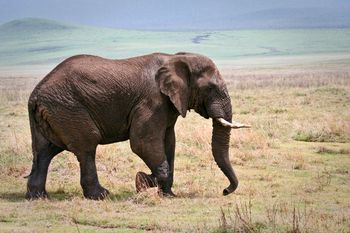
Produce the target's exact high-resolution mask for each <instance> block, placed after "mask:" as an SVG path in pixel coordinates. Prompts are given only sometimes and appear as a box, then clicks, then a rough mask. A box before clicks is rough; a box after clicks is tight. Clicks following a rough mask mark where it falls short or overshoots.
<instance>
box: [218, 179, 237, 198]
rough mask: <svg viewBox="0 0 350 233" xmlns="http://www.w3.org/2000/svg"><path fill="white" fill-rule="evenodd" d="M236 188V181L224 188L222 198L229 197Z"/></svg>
mask: <svg viewBox="0 0 350 233" xmlns="http://www.w3.org/2000/svg"><path fill="white" fill-rule="evenodd" d="M237 187H238V181H237V182H235V183H234V184H230V186H228V187H227V188H225V189H224V191H223V192H222V194H223V195H224V196H226V195H229V194H230V193H233V192H234V191H235V190H236V189H237Z"/></svg>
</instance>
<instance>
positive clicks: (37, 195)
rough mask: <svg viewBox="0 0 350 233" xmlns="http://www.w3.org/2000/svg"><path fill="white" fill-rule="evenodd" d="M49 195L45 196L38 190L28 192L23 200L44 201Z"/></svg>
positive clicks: (43, 192) (44, 192)
mask: <svg viewBox="0 0 350 233" xmlns="http://www.w3.org/2000/svg"><path fill="white" fill-rule="evenodd" d="M48 197H49V195H47V192H46V191H45V190H43V191H39V190H30V191H29V190H28V191H27V193H26V196H25V198H26V199H27V200H36V199H45V198H48Z"/></svg>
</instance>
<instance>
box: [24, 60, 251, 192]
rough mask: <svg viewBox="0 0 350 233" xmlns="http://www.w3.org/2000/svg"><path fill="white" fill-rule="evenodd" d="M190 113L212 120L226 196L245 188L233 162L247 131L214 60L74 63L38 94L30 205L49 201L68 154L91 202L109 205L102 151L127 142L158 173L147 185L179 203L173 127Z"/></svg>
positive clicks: (33, 103) (32, 104)
mask: <svg viewBox="0 0 350 233" xmlns="http://www.w3.org/2000/svg"><path fill="white" fill-rule="evenodd" d="M190 109H194V110H195V111H196V112H197V113H199V114H200V115H201V116H203V117H205V118H212V119H213V135H212V152H213V156H214V159H215V161H216V163H217V164H218V166H219V167H220V169H221V170H222V171H223V173H224V174H225V175H226V177H227V178H228V179H229V181H230V185H229V186H228V187H227V188H226V189H224V195H227V194H229V193H232V192H233V191H234V190H235V189H236V188H237V185H238V180H237V177H236V175H235V173H234V171H233V169H232V166H231V164H230V160H229V151H228V150H229V139H230V130H231V128H241V127H245V125H242V124H239V123H237V122H232V111H231V101H230V97H229V94H228V92H227V88H226V85H225V83H224V80H223V79H222V77H221V75H220V73H219V71H218V69H217V68H216V66H215V64H214V63H213V62H212V61H211V60H210V59H209V58H207V57H205V56H202V55H198V54H192V53H177V54H173V55H172V54H162V53H154V54H149V55H145V56H140V57H134V58H129V59H124V60H110V59H104V58H101V57H97V56H91V55H78V56H74V57H71V58H68V59H67V60H65V61H63V62H62V63H61V64H59V65H58V66H57V67H56V68H54V69H53V70H52V71H51V72H50V73H49V74H48V75H47V76H46V77H45V78H44V79H43V80H42V81H41V82H40V83H39V84H38V85H37V86H36V87H35V89H34V90H33V92H32V94H31V96H30V98H29V101H28V111H29V120H30V128H31V135H32V150H33V165H32V170H31V173H30V175H29V179H28V184H27V194H26V198H27V199H34V198H40V197H46V196H47V192H46V190H45V183H46V177H47V171H48V166H49V164H50V162H51V160H52V159H53V158H54V157H55V155H57V154H58V153H60V152H62V151H63V150H68V151H71V152H73V153H74V154H75V155H76V157H77V159H78V161H79V163H80V174H81V177H80V183H81V186H82V188H83V193H84V196H85V197H86V198H90V199H103V198H104V197H106V196H107V195H108V190H106V189H105V188H103V187H102V186H101V185H100V183H99V181H98V176H97V172H96V165H95V152H96V147H97V145H99V144H108V143H113V142H120V141H125V140H128V139H129V140H130V146H131V149H132V151H133V152H134V153H136V154H137V155H138V156H139V157H140V158H141V159H142V160H143V161H144V162H145V163H146V165H147V166H148V167H149V168H150V170H151V172H152V174H151V175H149V177H148V179H146V180H148V181H155V182H156V183H157V186H158V187H159V190H160V192H162V193H163V194H165V195H170V196H171V195H173V192H172V185H173V176H174V154H175V133H174V126H175V123H176V120H177V118H178V116H179V115H181V116H182V117H185V116H186V113H187V111H188V110H190ZM154 129H157V130H154ZM140 174H141V176H143V177H145V176H147V175H146V174H144V173H139V175H140ZM148 186H150V185H148ZM140 190H141V189H140Z"/></svg>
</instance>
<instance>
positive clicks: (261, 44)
mask: <svg viewBox="0 0 350 233" xmlns="http://www.w3.org/2000/svg"><path fill="white" fill-rule="evenodd" d="M0 41H1V44H0V72H1V74H2V75H5V74H11V75H13V74H15V73H16V72H18V71H23V70H25V69H32V68H33V67H34V66H35V67H39V66H49V67H48V68H45V72H47V71H48V70H49V69H51V68H52V67H53V65H55V64H57V63H59V62H60V61H62V60H63V59H65V58H67V57H69V56H72V55H75V54H95V55H99V56H104V57H109V58H126V57H130V56H137V55H141V54H146V53H152V52H166V53H175V52H178V51H190V52H196V53H201V54H205V55H207V56H209V57H211V58H213V59H214V60H215V61H216V62H218V63H219V64H224V63H225V64H226V63H230V64H232V62H233V63H235V62H236V64H237V65H239V66H241V65H254V66H255V65H256V64H257V62H252V61H253V60H254V61H257V60H259V59H260V61H262V62H263V63H269V64H270V63H271V64H273V65H275V64H276V63H280V62H281V61H283V60H284V59H281V58H286V59H287V60H288V61H283V62H286V63H288V64H289V63H293V64H295V63H305V61H304V60H303V61H301V60H300V59H299V60H298V59H295V57H296V56H298V57H300V56H303V57H305V56H307V57H308V58H307V60H309V61H313V62H318V61H323V60H324V59H326V60H327V59H328V60H329V59H333V58H334V55H337V57H336V59H339V57H338V55H339V54H340V55H341V58H343V57H344V56H345V57H346V58H347V59H348V58H349V54H350V29H280V30H231V31H227V30H226V31H182V32H173V31H136V30H117V29H110V28H98V27H90V26H81V25H71V24H67V23H62V22H57V21H52V20H46V19H33V18H25V19H19V20H15V21H11V22H8V23H5V24H3V25H1V26H0ZM267 58H268V60H266V59H267ZM276 58H277V59H276ZM247 59H248V60H249V61H247ZM241 60H243V62H240V61H241ZM260 61H259V62H260ZM259 62H258V63H259ZM40 69H41V68H40Z"/></svg>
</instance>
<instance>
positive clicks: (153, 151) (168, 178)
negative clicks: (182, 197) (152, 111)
mask: <svg viewBox="0 0 350 233" xmlns="http://www.w3.org/2000/svg"><path fill="white" fill-rule="evenodd" d="M136 122H137V123H135V124H133V125H132V126H131V129H130V146H131V149H132V151H133V152H134V153H136V154H137V155H138V156H139V157H140V158H141V159H142V160H143V161H144V162H145V163H146V165H147V166H148V167H149V168H150V170H151V172H152V175H146V174H145V173H142V172H139V173H138V174H137V176H136V186H137V182H138V179H140V178H143V181H142V180H141V181H140V183H141V185H145V186H148V187H152V186H153V185H152V184H153V183H156V184H157V185H158V187H159V190H160V191H161V192H162V193H164V194H168V193H171V184H172V174H171V173H172V172H171V170H170V165H169V162H168V158H167V155H166V150H168V149H166V147H165V141H166V136H165V135H166V127H165V126H164V128H163V127H160V126H161V125H162V124H161V122H160V121H148V122H147V124H144V123H141V122H142V121H136ZM152 122H154V123H152ZM164 125H165V124H164ZM170 154H173V153H170ZM170 154H169V155H170ZM171 161H172V160H171ZM171 165H172V167H173V162H171ZM149 181H152V182H149ZM153 181H154V182H153ZM136 188H137V190H138V187H136ZM145 188H147V187H144V188H142V189H145ZM138 191H141V190H138Z"/></svg>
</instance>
